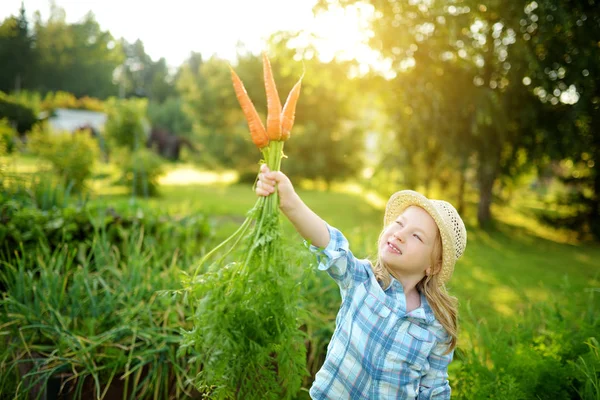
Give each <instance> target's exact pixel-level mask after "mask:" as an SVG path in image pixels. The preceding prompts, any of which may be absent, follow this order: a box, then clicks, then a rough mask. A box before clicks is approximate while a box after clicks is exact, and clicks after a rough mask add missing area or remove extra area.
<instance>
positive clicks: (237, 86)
mask: <svg viewBox="0 0 600 400" xmlns="http://www.w3.org/2000/svg"><path fill="white" fill-rule="evenodd" d="M229 69H230V70H231V79H232V80H233V89H234V90H235V95H236V97H237V99H238V101H239V103H240V106H242V111H243V112H244V115H245V117H246V121H247V122H248V128H250V136H251V137H252V141H253V142H254V144H255V145H256V147H258V148H259V149H262V148H263V147H265V146H267V145H268V144H269V137H268V136H267V132H266V131H265V126H264V125H263V123H262V121H261V120H260V117H259V116H258V113H257V112H256V108H254V104H252V100H250V96H248V92H246V88H245V87H244V84H243V83H242V81H241V79H240V77H239V76H238V75H237V74H236V73H235V71H234V70H233V68H231V66H229Z"/></svg>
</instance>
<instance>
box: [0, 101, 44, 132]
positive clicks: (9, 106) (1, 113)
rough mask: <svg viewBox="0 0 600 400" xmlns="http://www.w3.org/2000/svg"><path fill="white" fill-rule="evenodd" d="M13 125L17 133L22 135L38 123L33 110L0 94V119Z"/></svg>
mask: <svg viewBox="0 0 600 400" xmlns="http://www.w3.org/2000/svg"><path fill="white" fill-rule="evenodd" d="M4 118H6V119H7V120H8V121H10V122H11V123H13V124H15V127H16V130H17V132H19V133H20V134H24V133H25V132H28V131H30V130H31V129H32V127H33V125H34V124H35V123H36V122H37V121H38V119H37V116H36V115H35V112H34V110H33V109H31V108H29V107H27V106H26V105H24V104H22V103H20V102H18V101H17V100H15V99H14V98H12V97H10V96H8V95H5V94H4V93H1V92H0V119H4Z"/></svg>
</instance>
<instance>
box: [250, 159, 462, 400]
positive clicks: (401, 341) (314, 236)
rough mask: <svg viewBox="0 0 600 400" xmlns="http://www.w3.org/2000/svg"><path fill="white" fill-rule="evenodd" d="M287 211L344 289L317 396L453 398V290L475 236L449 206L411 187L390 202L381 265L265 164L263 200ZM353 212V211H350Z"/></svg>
mask: <svg viewBox="0 0 600 400" xmlns="http://www.w3.org/2000/svg"><path fill="white" fill-rule="evenodd" d="M276 187H277V190H278V193H279V196H280V208H281V211H282V212H283V213H284V214H285V215H286V217H287V218H288V219H289V220H290V221H291V222H292V224H293V225H294V227H295V228H296V229H297V231H298V232H299V233H300V235H301V236H302V237H304V239H305V240H306V242H307V244H309V249H310V250H311V251H312V252H314V253H316V254H317V259H318V260H319V269H320V270H324V271H327V272H328V273H329V275H330V276H331V277H332V278H333V279H334V280H335V281H336V282H337V283H338V285H339V286H340V291H341V295H342V305H341V307H340V310H339V312H338V314H337V317H336V328H335V331H334V333H333V337H332V338H331V341H330V343H329V346H328V348H327V356H326V358H325V362H324V363H323V366H322V367H321V369H320V370H319V372H318V373H317V375H316V378H315V381H314V383H313V385H312V387H311V388H310V395H311V398H313V399H449V398H450V385H449V384H448V364H449V363H450V361H452V356H453V353H454V347H455V345H456V338H457V303H456V299H455V298H454V297H451V296H450V295H449V294H448V293H447V292H446V289H445V285H444V284H445V283H446V282H447V281H448V279H449V278H450V276H451V275H452V271H453V269H454V264H455V262H456V260H457V259H458V258H459V257H460V256H461V255H462V253H463V252H464V249H465V245H466V238H467V233H466V230H465V226H464V224H463V221H462V219H461V218H460V216H459V215H458V213H457V212H456V210H455V209H454V207H452V206H451V205H450V204H449V203H447V202H445V201H441V200H429V199H427V198H426V197H425V196H423V195H421V194H419V193H417V192H413V191H410V190H404V191H400V192H397V193H395V194H394V195H392V196H391V198H390V199H389V201H388V203H387V206H386V210H385V216H384V221H383V222H384V223H383V225H384V227H383V231H382V232H381V234H380V236H379V241H378V257H377V260H376V262H375V263H371V262H370V261H368V260H360V259H357V258H356V257H354V255H353V254H352V252H351V251H350V250H349V246H348V242H347V240H346V238H345V237H344V236H343V235H342V233H341V232H340V231H338V230H337V229H335V228H333V227H331V226H330V225H328V224H327V223H326V222H325V221H323V220H322V219H321V218H320V217H319V216H318V215H317V214H315V213H314V212H313V211H312V210H311V209H310V208H308V206H306V204H304V202H303V201H302V200H301V199H300V197H299V196H298V195H297V194H296V192H295V191H294V188H293V186H292V183H291V182H290V180H289V179H288V178H287V177H286V176H285V174H283V173H282V172H274V171H269V169H268V168H267V166H266V165H263V166H262V167H261V172H260V174H259V179H258V182H257V186H256V194H257V195H259V196H268V195H269V194H271V193H273V192H274V191H275V190H276ZM348 212H352V210H348Z"/></svg>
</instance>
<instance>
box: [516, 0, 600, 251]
mask: <svg viewBox="0 0 600 400" xmlns="http://www.w3.org/2000/svg"><path fill="white" fill-rule="evenodd" d="M526 11H527V18H526V19H527V21H528V22H529V21H534V20H535V23H536V27H537V29H535V31H533V32H532V34H531V40H529V41H528V42H527V43H528V45H529V47H530V49H531V52H533V54H535V58H536V61H537V63H536V64H535V65H536V67H537V68H535V69H533V70H532V71H531V74H530V77H528V78H529V79H530V81H531V87H532V89H533V93H534V94H535V96H536V97H537V99H538V100H539V102H540V104H543V106H544V110H545V118H544V119H543V120H541V121H540V124H539V126H538V128H537V134H536V140H535V141H531V142H529V143H527V145H528V148H529V149H530V151H531V152H535V153H536V154H538V157H539V158H540V159H542V160H543V162H542V163H540V164H541V165H540V166H539V170H540V171H543V170H544V167H545V166H546V165H545V164H547V162H548V159H550V160H553V161H561V160H563V161H567V162H569V163H572V164H574V165H580V166H582V167H583V169H584V171H583V173H581V174H578V173H575V174H571V173H572V172H575V171H577V170H580V168H576V169H574V170H573V169H571V171H569V170H566V171H559V172H558V173H557V177H558V179H560V180H562V181H563V182H565V183H566V184H567V185H569V186H570V187H571V188H572V190H573V192H574V193H573V195H572V196H571V197H570V199H568V200H569V201H570V204H571V205H577V206H579V207H578V208H579V210H578V212H577V213H576V214H575V215H574V216H573V218H569V219H566V220H565V219H557V220H556V223H557V224H560V223H563V222H566V223H571V224H575V225H576V226H578V229H580V230H586V231H591V233H592V234H593V235H594V236H595V237H596V238H597V239H598V238H600V170H599V168H600V140H599V135H598V134H597V132H596V131H597V128H596V127H597V126H598V123H599V122H598V121H600V86H599V85H598V82H597V80H596V79H595V78H594V77H596V76H598V74H599V73H600V67H599V66H598V63H597V62H591V61H590V60H592V59H594V60H597V59H598V58H597V53H598V43H597V40H596V39H595V38H597V37H598V35H600V28H599V26H600V11H599V8H598V5H597V1H588V2H577V3H572V2H568V1H545V0H542V1H539V2H536V3H532V5H530V6H528V7H527V9H526ZM527 34H529V33H527Z"/></svg>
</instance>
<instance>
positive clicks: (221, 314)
mask: <svg viewBox="0 0 600 400" xmlns="http://www.w3.org/2000/svg"><path fill="white" fill-rule="evenodd" d="M283 143H284V142H281V141H271V142H270V143H269V145H268V146H266V147H264V148H262V149H261V151H262V153H263V155H264V158H265V162H266V163H267V165H268V166H269V168H270V169H271V170H279V168H280V165H281V155H282V149H283ZM278 205H279V198H278V197H277V196H276V195H271V196H268V197H266V198H265V197H261V198H259V199H258V200H257V201H256V204H255V206H254V207H253V208H252V209H251V210H250V211H249V212H248V217H247V218H246V220H245V221H244V223H243V224H242V225H241V226H240V227H239V228H238V230H237V231H236V232H235V233H234V234H233V235H231V236H230V237H229V238H227V239H226V240H225V241H223V242H222V243H221V244H219V245H218V246H217V247H215V248H214V249H213V250H211V251H210V252H209V253H208V254H206V255H205V256H204V257H203V258H202V259H201V260H200V262H199V265H198V267H197V270H196V272H195V273H194V274H193V275H192V276H190V277H185V278H184V280H183V285H184V289H183V291H182V292H183V293H184V296H185V297H186V298H187V299H189V301H190V302H191V304H192V306H193V307H194V311H193V317H192V320H193V322H194V326H193V329H192V330H191V331H184V332H183V344H182V351H184V352H185V351H187V350H188V349H193V350H194V353H195V354H197V356H196V357H192V358H191V360H192V361H193V362H197V363H198V365H199V367H200V372H199V373H198V374H197V376H196V379H195V381H194V383H195V385H196V387H197V388H198V390H200V391H201V392H203V393H205V394H206V395H207V396H210V398H215V399H233V398H244V399H265V398H266V399H282V398H285V399H292V398H294V396H296V394H297V392H298V391H299V389H300V387H301V384H302V378H303V376H304V371H305V357H306V349H305V346H304V343H303V334H302V332H301V331H300V330H299V316H300V315H299V313H298V309H297V307H298V301H299V289H300V286H299V283H298V282H297V281H296V276H295V273H294V271H293V270H292V268H290V265H289V264H290V261H291V260H290V257H289V255H288V257H287V258H286V257H285V255H284V251H283V248H284V241H283V236H282V235H281V232H282V231H281V227H280V221H279V219H280V212H279V207H278ZM230 253H232V254H233V259H232V260H230V259H229V258H227V256H228V255H229V254H230ZM216 255H218V256H219V258H218V260H217V261H216V262H214V263H213V264H211V265H210V266H209V267H208V268H207V269H206V270H205V272H204V273H202V274H201V275H199V276H197V272H198V270H200V268H206V266H205V265H204V263H205V262H206V261H208V260H209V259H210V258H211V257H213V256H216ZM293 264H294V263H291V265H293Z"/></svg>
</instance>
